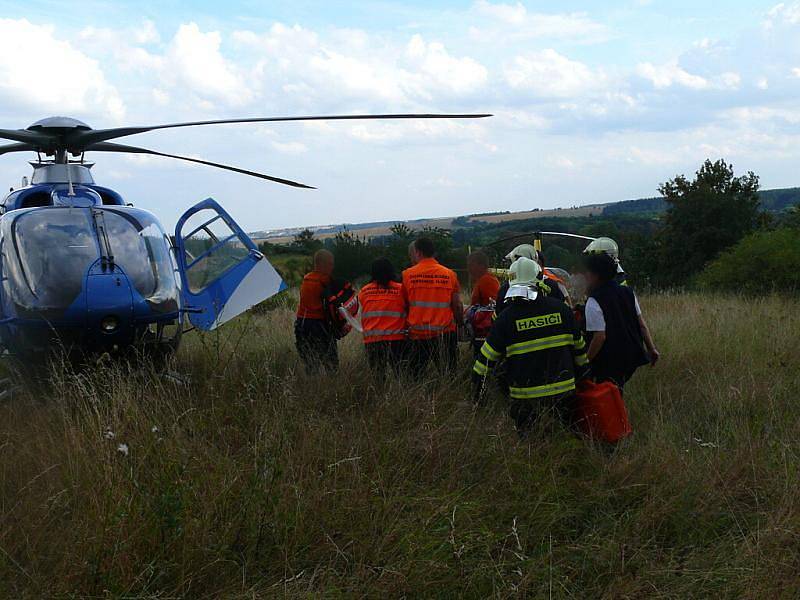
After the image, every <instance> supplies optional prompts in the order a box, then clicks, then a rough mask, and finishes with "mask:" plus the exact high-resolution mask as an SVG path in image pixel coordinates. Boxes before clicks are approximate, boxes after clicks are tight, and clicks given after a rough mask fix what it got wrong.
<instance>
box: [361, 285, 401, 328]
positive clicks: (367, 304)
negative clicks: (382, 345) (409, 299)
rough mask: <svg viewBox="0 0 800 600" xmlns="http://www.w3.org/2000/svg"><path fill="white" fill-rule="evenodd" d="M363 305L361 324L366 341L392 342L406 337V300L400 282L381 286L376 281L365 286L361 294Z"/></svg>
mask: <svg viewBox="0 0 800 600" xmlns="http://www.w3.org/2000/svg"><path fill="white" fill-rule="evenodd" d="M359 300H360V301H361V305H362V307H363V312H362V313H361V326H362V329H363V332H364V342H365V343H373V342H392V341H400V340H404V339H405V338H406V332H405V327H406V311H405V301H404V300H403V297H402V295H401V288H400V284H398V283H390V284H389V287H386V288H384V287H380V286H377V285H376V284H375V283H370V284H367V285H366V286H364V289H362V290H361V293H360V294H359Z"/></svg>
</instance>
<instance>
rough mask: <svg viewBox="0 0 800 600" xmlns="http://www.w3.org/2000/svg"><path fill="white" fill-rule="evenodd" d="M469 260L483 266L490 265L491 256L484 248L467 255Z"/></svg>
mask: <svg viewBox="0 0 800 600" xmlns="http://www.w3.org/2000/svg"><path fill="white" fill-rule="evenodd" d="M467 261H468V262H471V263H475V264H476V265H479V266H481V267H488V266H489V256H488V255H487V254H486V252H484V251H483V250H475V252H472V253H470V255H469V256H468V257H467Z"/></svg>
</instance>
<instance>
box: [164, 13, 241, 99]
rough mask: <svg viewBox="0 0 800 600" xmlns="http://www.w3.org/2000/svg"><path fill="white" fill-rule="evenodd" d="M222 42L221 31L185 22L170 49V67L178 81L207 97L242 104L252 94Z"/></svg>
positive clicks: (168, 57)
mask: <svg viewBox="0 0 800 600" xmlns="http://www.w3.org/2000/svg"><path fill="white" fill-rule="evenodd" d="M221 45H222V35H221V34H220V33H219V32H217V31H210V32H207V33H204V32H202V31H201V30H200V28H199V27H198V26H197V24H196V23H186V24H183V25H181V26H180V27H179V28H178V31H177V33H176V34H175V37H173V38H172V41H171V42H170V44H169V48H168V49H167V52H166V60H167V63H168V65H167V70H168V72H169V74H171V75H173V76H174V77H175V79H176V83H177V84H178V85H182V86H185V87H187V88H188V89H190V90H191V91H192V92H193V93H195V94H196V95H197V96H199V97H201V98H203V99H205V100H217V101H222V102H224V103H226V104H228V105H230V106H243V105H245V104H247V103H248V102H250V101H251V100H252V97H253V94H252V92H251V90H250V89H249V88H248V87H247V85H246V83H245V79H244V78H243V77H242V76H241V75H240V73H239V72H238V71H237V68H236V67H235V66H234V65H233V64H232V63H230V62H229V61H227V60H226V59H225V58H224V57H223V56H222V53H221V52H220V46H221Z"/></svg>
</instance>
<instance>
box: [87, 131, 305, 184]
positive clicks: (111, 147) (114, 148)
mask: <svg viewBox="0 0 800 600" xmlns="http://www.w3.org/2000/svg"><path fill="white" fill-rule="evenodd" d="M86 151H87V152H119V153H123V154H149V155H152V156H163V157H165V158H175V159H177V160H185V161H187V162H192V163H197V164H199V165H205V166H207V167H216V168H218V169H224V170H226V171H233V172H234V173H240V174H242V175H250V176H251V177H258V178H259V179H266V180H268V181H274V182H275V183H282V184H283V185H290V186H292V187H297V188H305V189H309V190H315V189H317V188H315V187H313V186H310V185H306V184H304V183H299V182H297V181H292V180H291V179H282V178H280V177H273V176H271V175H265V174H264V173H257V172H256V171H248V170H247V169H240V168H239V167H232V166H230V165H223V164H220V163H215V162H211V161H209V160H203V159H201V158H192V157H191V156H179V155H177V154H167V153H166V152H158V151H156V150H148V149H147V148H138V147H136V146H127V145H125V144H114V143H111V142H99V143H97V144H92V145H91V146H88V147H87V148H86Z"/></svg>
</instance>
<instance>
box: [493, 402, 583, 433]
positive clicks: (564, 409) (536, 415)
mask: <svg viewBox="0 0 800 600" xmlns="http://www.w3.org/2000/svg"><path fill="white" fill-rule="evenodd" d="M574 412H575V396H574V395H573V394H567V395H566V396H551V397H548V398H531V399H530V400H520V399H512V400H511V408H510V410H509V414H510V415H511V418H512V419H514V424H515V425H516V428H517V431H518V432H519V433H520V435H526V434H527V433H528V432H530V430H531V428H532V427H533V425H534V423H536V421H537V420H539V419H541V418H544V417H546V416H547V415H548V414H550V415H551V416H552V417H554V421H560V422H561V423H562V424H563V425H565V426H567V427H569V426H571V425H572V420H573V414H574Z"/></svg>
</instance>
